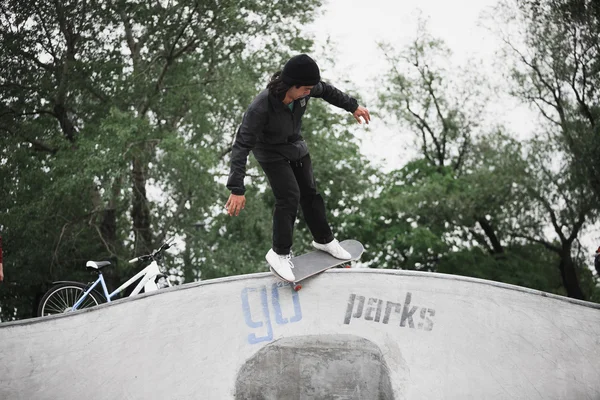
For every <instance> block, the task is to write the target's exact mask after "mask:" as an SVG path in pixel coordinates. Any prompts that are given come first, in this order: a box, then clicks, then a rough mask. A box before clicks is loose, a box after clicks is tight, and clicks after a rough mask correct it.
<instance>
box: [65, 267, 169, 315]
mask: <svg viewBox="0 0 600 400" xmlns="http://www.w3.org/2000/svg"><path fill="white" fill-rule="evenodd" d="M98 275H99V276H98V279H96V281H95V282H94V283H93V284H92V285H91V286H90V287H89V288H88V289H87V290H86V291H85V293H84V294H83V295H82V296H81V298H80V299H79V300H77V302H76V303H75V304H74V305H73V309H72V311H75V310H77V308H78V307H79V306H80V305H81V303H83V301H84V300H85V298H86V297H87V296H88V294H89V293H90V292H91V291H92V290H94V288H95V287H96V286H98V285H101V286H102V291H103V292H104V296H105V297H106V301H107V302H108V303H110V302H111V300H112V298H113V297H115V296H116V295H117V294H119V293H121V292H122V291H123V290H125V289H126V288H127V287H129V286H131V284H132V283H133V282H135V281H136V280H138V279H140V278H141V277H142V276H143V278H142V280H141V281H140V282H139V283H138V284H137V286H136V287H135V289H133V291H132V292H131V294H130V295H129V296H128V297H131V296H135V295H136V294H139V293H140V292H141V291H142V288H144V292H146V293H147V292H152V291H154V290H158V286H157V285H156V282H155V279H156V277H157V276H161V275H162V273H161V272H160V269H159V268H158V264H157V262H156V261H155V260H152V262H151V263H150V264H148V266H146V268H144V269H143V270H141V271H140V272H138V273H137V274H135V275H134V276H133V277H131V279H129V280H128V281H127V282H125V283H124V284H122V285H121V286H119V287H118V288H117V289H115V291H114V292H112V293H110V294H109V293H108V288H107V287H106V282H105V281H104V276H103V275H102V272H101V271H98ZM166 281H167V284H168V286H171V282H169V280H168V279H166Z"/></svg>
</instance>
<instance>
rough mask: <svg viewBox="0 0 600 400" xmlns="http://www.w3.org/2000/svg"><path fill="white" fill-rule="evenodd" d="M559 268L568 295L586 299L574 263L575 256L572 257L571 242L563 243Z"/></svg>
mask: <svg viewBox="0 0 600 400" xmlns="http://www.w3.org/2000/svg"><path fill="white" fill-rule="evenodd" d="M559 269H560V275H561V278H562V281H563V286H564V287H565V289H566V291H567V296H569V297H572V298H574V299H579V300H585V296H584V295H583V291H582V290H581V286H580V285H579V279H578V277H577V270H576V269H575V263H573V258H572V257H571V244H570V243H569V244H565V245H563V248H562V251H561V253H560V264H559Z"/></svg>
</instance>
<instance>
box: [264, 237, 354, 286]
mask: <svg viewBox="0 0 600 400" xmlns="http://www.w3.org/2000/svg"><path fill="white" fill-rule="evenodd" d="M340 245H341V246H342V247H343V248H344V249H345V250H346V251H348V253H350V255H351V256H352V258H351V259H349V260H340V259H339V258H335V257H333V256H332V255H330V254H329V253H326V252H324V251H322V250H314V251H311V252H310V253H306V254H302V255H299V256H296V257H292V263H293V264H294V269H293V270H292V271H293V272H294V276H295V277H296V279H295V280H293V281H288V280H286V279H283V278H282V277H281V276H279V275H278V274H277V272H275V271H274V270H273V268H270V267H269V268H270V270H271V272H272V273H273V274H274V275H275V276H277V277H278V278H279V279H281V280H284V281H286V282H290V283H292V284H293V285H294V289H296V290H299V289H300V287H301V286H300V285H298V283H299V282H301V281H303V280H305V279H306V278H310V277H311V276H314V275H317V274H319V273H321V272H323V271H325V270H328V269H329V268H334V267H338V266H341V265H344V264H348V265H349V264H350V263H351V262H352V261H356V260H358V259H359V258H360V256H361V255H362V253H363V252H364V251H365V248H364V247H363V245H362V243H360V242H359V241H358V240H353V239H350V240H344V241H343V242H340Z"/></svg>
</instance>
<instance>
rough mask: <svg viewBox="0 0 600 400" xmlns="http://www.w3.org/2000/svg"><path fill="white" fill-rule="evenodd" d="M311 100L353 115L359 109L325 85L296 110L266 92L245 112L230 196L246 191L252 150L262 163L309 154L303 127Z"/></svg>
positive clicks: (233, 153) (296, 105) (298, 102)
mask: <svg viewBox="0 0 600 400" xmlns="http://www.w3.org/2000/svg"><path fill="white" fill-rule="evenodd" d="M312 97H320V98H322V99H323V100H325V101H327V102H328V103H331V104H333V105H334V106H337V107H340V108H343V109H344V110H346V111H348V112H351V113H353V112H354V111H356V109H357V108H358V102H357V101H356V99H354V98H352V97H350V96H348V95H347V94H345V93H343V92H342V91H340V90H338V89H336V88H335V87H333V86H332V85H329V84H327V83H325V82H319V83H318V84H316V85H315V86H314V87H313V88H312V90H311V92H310V95H309V96H307V97H304V98H301V99H298V100H296V101H294V109H293V111H292V110H290V108H289V107H288V106H287V105H285V104H283V102H281V101H279V100H277V99H276V98H275V97H274V96H272V95H270V94H269V91H268V90H267V89H265V90H263V91H262V92H261V93H260V94H259V95H258V96H256V98H255V99H254V100H253V101H252V103H251V104H250V106H249V107H248V110H246V113H245V114H244V118H243V120H242V124H241V125H240V127H239V129H238V131H237V134H236V138H235V142H234V144H233V149H232V151H231V170H230V172H229V179H228V180H227V188H228V189H229V190H230V191H231V193H233V194H237V195H241V194H244V193H245V191H246V188H245V187H244V177H245V176H246V163H247V161H248V154H249V153H250V151H252V152H253V153H254V157H256V159H257V160H258V161H259V162H270V161H279V160H290V161H296V160H299V159H300V158H302V157H304V156H305V155H306V154H308V147H307V146H306V142H305V141H304V139H303V138H302V135H301V134H300V128H301V126H302V116H303V115H304V112H305V111H306V106H307V105H308V101H309V100H310V99H311V98H312Z"/></svg>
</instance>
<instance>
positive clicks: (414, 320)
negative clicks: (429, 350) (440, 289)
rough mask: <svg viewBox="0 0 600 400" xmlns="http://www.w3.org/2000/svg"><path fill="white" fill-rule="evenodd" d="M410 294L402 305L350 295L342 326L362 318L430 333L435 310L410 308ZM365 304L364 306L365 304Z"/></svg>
mask: <svg viewBox="0 0 600 400" xmlns="http://www.w3.org/2000/svg"><path fill="white" fill-rule="evenodd" d="M411 299H412V294H411V293H410V292H408V293H406V299H405V300H404V305H402V304H401V303H394V302H391V301H383V300H380V299H375V298H373V297H370V298H369V299H368V300H366V299H365V296H360V295H357V294H351V295H350V298H349V299H348V308H347V309H346V316H345V318H344V324H346V325H348V324H350V320H352V319H353V318H354V319H359V318H364V319H365V320H366V321H373V322H381V323H384V324H388V323H389V322H390V320H392V323H393V322H394V321H395V322H396V323H399V325H400V326H401V327H406V326H408V327H409V328H413V329H423V330H425V331H430V330H432V329H433V320H432V318H433V317H434V316H435V310H432V309H431V308H425V307H417V306H411V304H410V302H411ZM365 303H366V304H365Z"/></svg>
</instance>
